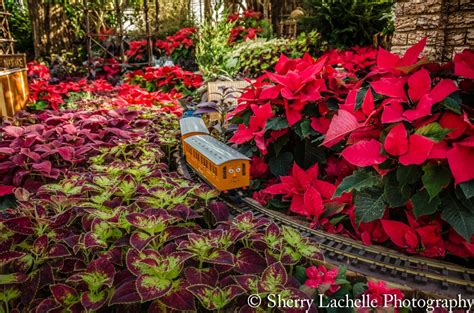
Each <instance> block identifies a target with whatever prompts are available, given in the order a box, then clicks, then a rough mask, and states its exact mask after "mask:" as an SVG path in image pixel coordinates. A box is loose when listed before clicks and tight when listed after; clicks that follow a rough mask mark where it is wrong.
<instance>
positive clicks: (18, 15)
mask: <svg viewBox="0 0 474 313" xmlns="http://www.w3.org/2000/svg"><path fill="white" fill-rule="evenodd" d="M5 8H6V9H7V11H8V12H10V13H11V15H10V16H9V18H8V23H9V26H10V32H11V35H12V36H13V38H15V40H16V43H15V50H16V51H18V52H32V51H33V50H34V48H33V30H32V28H31V22H30V17H29V14H28V4H27V2H26V1H21V0H20V1H18V0H6V1H5Z"/></svg>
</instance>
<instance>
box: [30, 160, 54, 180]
mask: <svg viewBox="0 0 474 313" xmlns="http://www.w3.org/2000/svg"><path fill="white" fill-rule="evenodd" d="M31 167H32V168H33V169H35V170H37V171H38V172H40V173H41V174H42V175H44V176H46V177H50V176H51V169H52V164H51V162H50V161H43V162H41V163H34V164H33V165H31Z"/></svg>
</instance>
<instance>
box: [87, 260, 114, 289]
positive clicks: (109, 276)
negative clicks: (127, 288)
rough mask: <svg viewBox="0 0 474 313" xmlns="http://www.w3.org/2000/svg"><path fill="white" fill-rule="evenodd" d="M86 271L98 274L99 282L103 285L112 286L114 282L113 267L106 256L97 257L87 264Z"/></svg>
mask: <svg viewBox="0 0 474 313" xmlns="http://www.w3.org/2000/svg"><path fill="white" fill-rule="evenodd" d="M86 272H87V273H91V274H98V275H100V277H101V279H102V281H101V284H102V285H103V286H107V287H112V285H113V283H114V277H115V267H114V265H113V264H112V263H111V262H110V260H108V259H106V258H99V259H97V260H94V261H92V262H91V263H90V264H89V265H88V266H87V271H86Z"/></svg>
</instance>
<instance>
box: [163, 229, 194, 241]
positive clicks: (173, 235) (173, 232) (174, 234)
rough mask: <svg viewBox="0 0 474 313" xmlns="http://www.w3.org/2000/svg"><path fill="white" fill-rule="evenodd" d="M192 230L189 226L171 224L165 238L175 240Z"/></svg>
mask: <svg viewBox="0 0 474 313" xmlns="http://www.w3.org/2000/svg"><path fill="white" fill-rule="evenodd" d="M192 232H193V231H192V230H191V229H189V228H187V227H182V226H169V227H167V228H166V230H165V236H164V238H166V241H171V240H175V239H177V238H179V237H183V236H186V235H188V234H190V233H192Z"/></svg>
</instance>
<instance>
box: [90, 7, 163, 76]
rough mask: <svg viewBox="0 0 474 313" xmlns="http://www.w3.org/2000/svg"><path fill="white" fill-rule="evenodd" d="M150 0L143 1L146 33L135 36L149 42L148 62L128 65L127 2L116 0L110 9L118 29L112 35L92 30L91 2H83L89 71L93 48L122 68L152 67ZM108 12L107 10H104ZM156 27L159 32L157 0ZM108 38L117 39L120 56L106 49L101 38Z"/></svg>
mask: <svg viewBox="0 0 474 313" xmlns="http://www.w3.org/2000/svg"><path fill="white" fill-rule="evenodd" d="M149 2H150V0H144V1H143V8H142V13H143V19H144V23H145V33H140V34H134V37H141V38H144V39H145V40H146V41H147V45H146V55H147V58H146V61H145V62H141V63H128V62H127V60H126V56H125V38H126V36H127V34H126V33H125V31H124V29H123V20H124V12H125V9H126V6H127V1H124V2H123V3H122V2H121V1H120V0H115V1H114V3H113V8H112V9H109V11H112V12H114V14H115V18H116V19H117V27H116V29H114V31H113V32H112V33H107V34H96V33H94V32H93V31H92V29H91V16H90V12H91V10H90V7H89V0H83V4H84V9H85V15H86V38H87V55H88V67H89V69H91V68H92V66H93V57H94V51H93V48H98V49H99V50H100V51H102V52H103V53H105V55H107V56H108V57H110V58H113V59H115V60H116V61H117V62H118V64H119V65H120V66H122V67H123V66H137V65H151V64H152V62H153V46H152V45H153V41H152V37H153V36H152V30H151V27H150V14H152V12H150V7H149ZM104 10H106V9H104ZM154 14H155V23H156V25H155V27H154V31H157V30H158V15H159V3H158V1H157V0H155V12H154ZM104 37H106V38H107V39H111V38H114V39H116V43H117V46H118V49H119V53H118V54H119V55H116V53H114V51H111V49H110V48H108V47H106V46H105V45H104V44H103V40H101V38H104ZM106 65H115V64H106Z"/></svg>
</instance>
